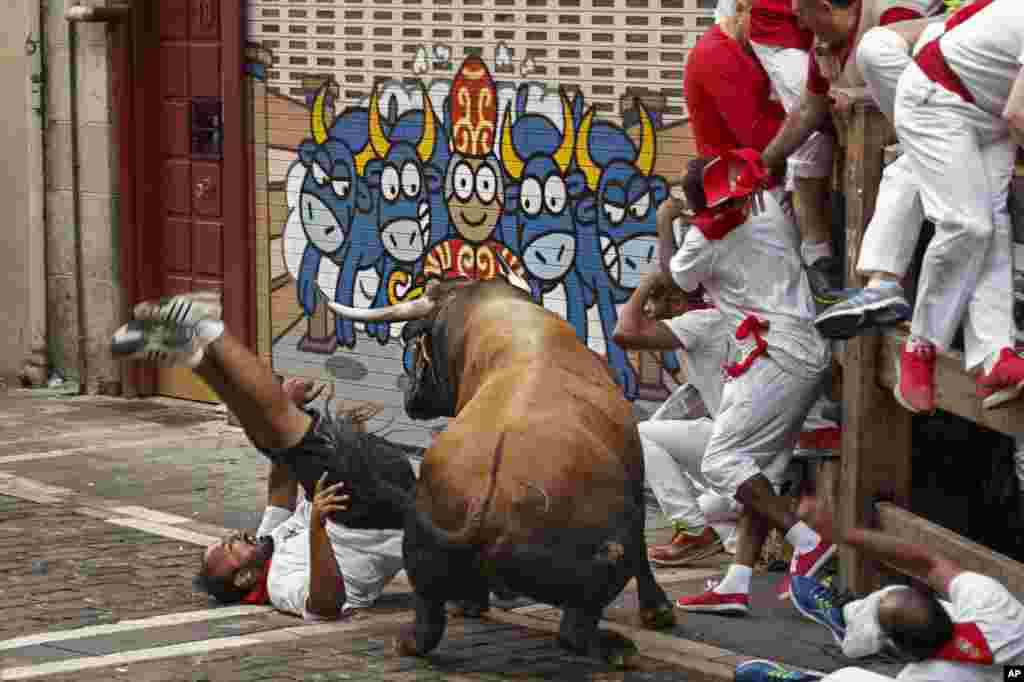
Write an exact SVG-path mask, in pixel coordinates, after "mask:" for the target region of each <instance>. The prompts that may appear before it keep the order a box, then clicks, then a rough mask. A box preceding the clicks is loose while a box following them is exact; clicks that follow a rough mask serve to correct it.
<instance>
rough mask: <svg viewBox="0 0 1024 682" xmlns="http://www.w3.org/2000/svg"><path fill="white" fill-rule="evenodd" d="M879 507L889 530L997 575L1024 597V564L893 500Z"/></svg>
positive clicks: (883, 524) (969, 566)
mask: <svg viewBox="0 0 1024 682" xmlns="http://www.w3.org/2000/svg"><path fill="white" fill-rule="evenodd" d="M875 509H876V510H877V511H878V516H879V524H880V525H881V528H882V530H884V531H885V532H886V533H891V534H893V535H896V536H898V537H899V538H901V539H903V540H906V541H907V542H913V543H914V544H917V545H921V546H922V547H925V548H926V549H928V550H929V551H931V552H934V553H935V554H938V555H940V556H944V557H947V558H949V559H950V560H952V561H956V563H957V564H959V565H960V566H962V567H963V568H964V569H965V570H968V571H975V572H977V573H981V574H983V575H987V576H989V577H990V578H994V579H996V580H998V581H999V582H1001V583H1002V584H1003V585H1005V586H1006V588H1007V589H1008V590H1010V591H1011V592H1013V593H1014V594H1015V595H1016V596H1017V597H1021V596H1024V564H1022V563H1019V562H1017V561H1014V560H1013V559H1011V558H1010V557H1008V556H1006V555H1004V554H1000V553H999V552H996V551H993V550H991V549H989V548H988V547H985V546H984V545H981V544H978V543H977V542H973V541H972V540H968V539H967V538H965V537H963V536H962V535H959V534H957V533H954V532H953V531H951V530H949V529H948V528H943V527H942V526H940V525H938V524H935V523H932V522H931V521H928V520H927V519H923V518H921V517H920V516H917V515H915V514H912V513H911V512H909V511H907V510H906V509H903V508H901V507H899V506H897V505H895V504H892V503H890V502H879V503H878V504H876V505H875Z"/></svg>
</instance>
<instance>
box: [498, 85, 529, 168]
mask: <svg viewBox="0 0 1024 682" xmlns="http://www.w3.org/2000/svg"><path fill="white" fill-rule="evenodd" d="M511 107H512V105H511V104H509V105H508V106H507V107H505V118H504V120H503V121H502V124H501V163H502V165H504V166H505V170H506V171H508V174H509V175H511V176H512V177H513V178H515V179H516V180H518V179H519V178H521V177H523V168H524V167H525V166H526V164H525V163H523V160H522V159H521V158H519V155H518V154H516V146H515V144H514V143H513V142H512V109H511Z"/></svg>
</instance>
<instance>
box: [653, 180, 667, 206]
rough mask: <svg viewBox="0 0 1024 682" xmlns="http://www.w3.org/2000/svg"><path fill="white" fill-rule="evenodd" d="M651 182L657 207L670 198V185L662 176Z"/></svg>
mask: <svg viewBox="0 0 1024 682" xmlns="http://www.w3.org/2000/svg"><path fill="white" fill-rule="evenodd" d="M650 182H651V194H653V195H654V205H655V206H657V205H658V204H660V203H661V202H663V201H665V199H667V198H668V183H667V182H665V178H663V177H661V176H660V175H656V176H654V177H653V178H651V180H650Z"/></svg>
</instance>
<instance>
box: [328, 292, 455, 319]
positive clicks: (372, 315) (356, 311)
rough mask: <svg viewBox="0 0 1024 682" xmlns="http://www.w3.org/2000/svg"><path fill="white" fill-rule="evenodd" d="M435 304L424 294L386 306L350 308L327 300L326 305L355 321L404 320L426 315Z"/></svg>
mask: <svg viewBox="0 0 1024 682" xmlns="http://www.w3.org/2000/svg"><path fill="white" fill-rule="evenodd" d="M436 305H437V304H436V303H435V302H434V301H432V300H431V299H429V298H427V297H426V296H420V297H419V298H417V299H416V300H414V301H406V302H404V303H396V304H395V305H389V306H387V307H386V308H351V307H349V306H347V305H341V304H340V303H334V302H332V301H328V302H327V307H328V308H330V309H331V310H333V311H334V314H335V315H337V316H338V317H345V318H348V319H350V320H356V321H357V322H406V321H408V320H418V319H420V318H423V317H426V316H427V315H429V314H430V313H432V312H433V311H434V307H435V306H436Z"/></svg>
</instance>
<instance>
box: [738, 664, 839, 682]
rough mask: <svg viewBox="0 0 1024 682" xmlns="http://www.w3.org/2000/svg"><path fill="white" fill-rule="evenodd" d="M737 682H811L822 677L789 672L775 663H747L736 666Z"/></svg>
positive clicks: (794, 671)
mask: <svg viewBox="0 0 1024 682" xmlns="http://www.w3.org/2000/svg"><path fill="white" fill-rule="evenodd" d="M734 679H735V680H736V682H811V681H812V680H820V679H821V675H815V674H813V673H805V672H801V671H799V670H788V669H786V668H783V667H782V666H781V665H779V664H778V663H776V662H775V661H746V662H745V663H740V664H739V665H738V666H736V677H735V678H734Z"/></svg>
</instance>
